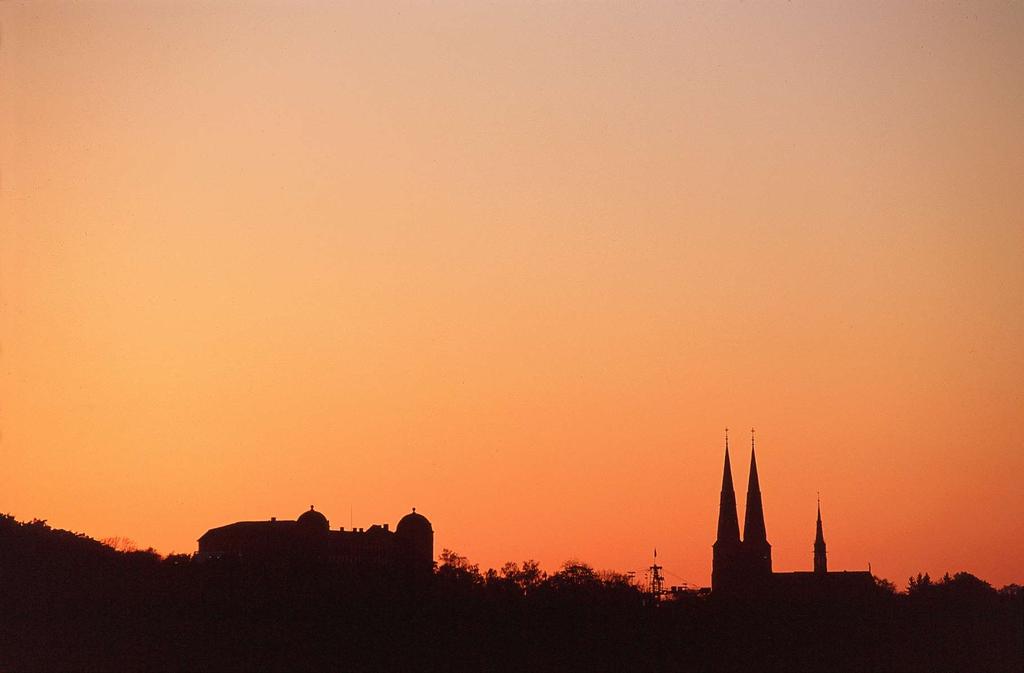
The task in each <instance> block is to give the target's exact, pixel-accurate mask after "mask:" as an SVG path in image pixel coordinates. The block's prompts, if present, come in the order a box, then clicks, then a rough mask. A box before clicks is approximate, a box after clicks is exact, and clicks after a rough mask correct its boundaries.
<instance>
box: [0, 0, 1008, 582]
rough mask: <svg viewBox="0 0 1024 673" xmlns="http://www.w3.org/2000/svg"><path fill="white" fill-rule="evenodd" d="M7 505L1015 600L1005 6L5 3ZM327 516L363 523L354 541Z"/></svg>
mask: <svg viewBox="0 0 1024 673" xmlns="http://www.w3.org/2000/svg"><path fill="white" fill-rule="evenodd" d="M0 22H2V24H0V31H2V33H0V36H2V37H0V39H2V42H0V87H2V88H0V115H2V119H0V170H2V172H0V207H2V211H0V216H2V219H0V283H2V284H0V302H2V303H0V345H2V369H0V403H2V406H0V430H2V439H0V465H2V469H0V511H7V512H10V513H12V514H14V515H15V516H17V517H18V518H22V519H28V518H32V517H39V518H45V519H48V520H49V521H50V523H51V524H52V525H55V526H58V527H62V528H69V529H72V530H76V531H82V532H85V533H87V534H89V535H92V536H94V537H106V536H112V535H123V536H127V537H130V538H132V539H134V540H135V541H136V542H137V543H138V544H139V545H141V546H143V547H145V546H150V545H152V546H155V547H156V548H157V549H158V550H159V551H161V552H164V553H167V552H171V551H178V552H189V551H193V550H195V548H196V538H197V537H198V536H199V535H200V534H202V533H203V532H204V531H205V530H206V529H207V528H210V527H212V526H216V525H222V524H225V523H229V522H232V521H236V520H242V519H266V518H269V517H270V516H272V515H273V516H278V517H288V518H291V517H294V516H295V515H297V514H299V513H300V512H301V511H302V510H304V509H305V508H307V507H308V506H309V505H310V504H311V503H313V504H315V505H316V506H317V508H318V509H321V510H322V511H324V512H325V513H326V514H327V515H328V516H329V517H330V519H331V525H332V526H333V527H337V526H340V525H344V526H346V527H348V526H349V525H350V521H351V522H353V523H355V525H357V526H367V525H370V524H371V523H375V522H390V523H392V525H393V524H394V522H396V521H397V519H398V518H399V517H400V516H401V515H402V514H404V513H405V512H407V511H408V510H409V509H410V508H411V507H413V506H415V507H417V509H418V510H419V511H421V512H423V513H424V514H426V515H427V516H428V517H430V519H431V520H432V521H433V524H434V528H435V531H436V548H437V550H438V551H440V550H441V549H442V548H443V547H450V548H453V549H455V550H457V551H459V552H460V553H462V554H465V555H467V556H469V557H470V558H471V559H472V560H474V561H477V562H480V563H481V564H482V565H484V566H489V565H493V566H497V565H500V564H501V563H502V562H504V561H506V560H522V559H525V558H536V559H538V560H539V561H540V562H541V563H542V565H544V566H545V567H547V568H548V569H553V568H554V567H556V566H557V565H558V564H559V563H561V562H562V561H564V560H566V559H568V558H578V559H581V560H584V561H588V562H590V563H592V564H594V565H595V566H597V567H599V568H613V569H618V570H642V569H643V568H644V567H646V566H647V565H650V556H651V550H652V548H654V547H655V546H657V548H658V554H659V556H658V558H659V561H661V562H663V563H664V565H665V566H666V568H667V570H668V573H669V574H668V581H669V582H670V583H673V584H676V583H681V582H683V581H687V582H690V583H692V584H696V585H707V584H708V583H709V581H710V569H711V543H712V542H713V538H714V535H715V526H716V516H717V506H718V491H719V487H720V483H721V467H722V429H723V428H724V427H726V426H729V427H731V428H732V430H733V433H732V436H733V445H734V447H736V448H737V449H738V450H736V453H735V454H734V456H735V457H734V462H733V464H734V466H735V468H736V471H735V474H734V477H735V480H736V482H737V485H738V487H739V493H738V496H739V501H740V506H741V510H740V516H741V517H742V505H743V502H744V499H745V498H744V496H745V490H746V479H747V462H748V459H749V456H748V452H747V451H746V450H745V449H744V447H746V446H747V442H748V441H749V434H748V432H749V431H748V429H749V428H750V427H751V426H756V427H757V429H758V447H759V448H758V459H759V471H760V476H761V484H762V490H763V492H764V506H765V512H766V518H767V527H768V537H769V540H770V541H771V542H772V544H773V547H774V549H773V555H774V561H775V568H776V569H778V570H797V569H810V567H811V543H812V541H813V536H814V514H815V512H814V507H815V493H816V491H819V490H820V491H821V498H822V511H823V515H824V521H825V537H826V540H827V542H828V549H829V561H830V566H831V567H832V568H833V569H862V568H866V566H867V564H868V563H869V562H870V563H871V564H872V569H873V570H874V572H875V573H876V574H879V575H882V576H885V577H888V578H890V579H893V580H894V581H896V583H897V584H899V585H900V586H903V585H904V584H905V583H906V578H907V576H908V575H910V574H911V573H916V572H918V571H929V572H931V573H933V574H937V573H938V574H941V573H942V572H944V571H957V570H968V571H970V572H973V573H975V574H977V575H979V576H981V577H982V578H984V579H987V580H989V581H991V582H993V583H994V584H996V585H997V586H999V585H1002V584H1006V583H1009V582H1013V581H1016V582H1021V581H1024V575H1022V571H1021V568H1024V516H1022V515H1024V489H1022V488H1021V474H1022V471H1024V440H1022V436H1024V208H1022V206H1024V191H1022V185H1024V39H1021V36H1022V35H1024V5H1021V4H1020V3H1006V4H1001V3H969V4H959V3H955V4H954V3H948V4H940V3H924V4H911V3H878V4H868V3H859V2H857V3H854V2H850V3H844V4H833V3H807V4H804V3H787V4H781V3H780V4H768V3H725V2H723V3H711V4H699V5H698V4H693V5H681V6H677V5H669V4H661V3H657V4H653V3H652V4H634V3H620V4H598V3H564V4H563V3H543V4H525V3H494V4H491V3H488V4H486V5H485V4H478V3H445V4H441V5H433V4H430V5H428V4H426V3H411V4H397V5H390V6H382V5H381V4H380V3H376V2H373V3H364V4H357V3H352V4H350V3H345V4H335V3H308V4H304V5H298V4H292V3H287V4H285V3H272V4H254V3H238V4H233V3H221V2H217V3H214V2H210V3H182V4H179V3H172V2H152V3H84V4H81V5H72V4H70V3H55V4H50V3H45V2H27V3H16V2H8V3H4V4H2V5H0ZM350 513H351V514H350Z"/></svg>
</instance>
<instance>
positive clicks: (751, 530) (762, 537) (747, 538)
mask: <svg viewBox="0 0 1024 673" xmlns="http://www.w3.org/2000/svg"><path fill="white" fill-rule="evenodd" d="M743 541H744V543H762V542H763V543H767V542H768V535H767V533H766V532H765V528H764V509H763V507H762V506H761V485H760V483H759V482H758V479H757V457H756V456H755V455H754V429H753V428H751V429H750V481H749V482H747V509H746V512H745V514H744V517H743Z"/></svg>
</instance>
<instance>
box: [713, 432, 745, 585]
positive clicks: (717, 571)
mask: <svg viewBox="0 0 1024 673" xmlns="http://www.w3.org/2000/svg"><path fill="white" fill-rule="evenodd" d="M711 549H712V552H713V555H712V563H711V590H712V591H725V592H730V591H734V590H735V589H736V587H737V586H738V585H739V583H738V580H739V578H740V573H741V572H742V567H741V566H742V554H743V547H742V544H741V543H740V522H739V519H738V518H737V517H736V491H735V490H733V487H732V466H731V465H730V464H729V429H728V428H726V430H725V470H724V471H723V472H722V495H721V497H720V498H719V501H718V539H716V540H715V544H713V545H711Z"/></svg>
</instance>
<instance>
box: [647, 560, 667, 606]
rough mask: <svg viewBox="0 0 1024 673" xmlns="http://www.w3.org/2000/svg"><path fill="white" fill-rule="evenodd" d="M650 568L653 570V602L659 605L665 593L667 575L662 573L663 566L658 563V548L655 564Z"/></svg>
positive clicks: (651, 594)
mask: <svg viewBox="0 0 1024 673" xmlns="http://www.w3.org/2000/svg"><path fill="white" fill-rule="evenodd" d="M648 570H650V571H651V588H650V596H651V603H652V604H653V605H657V604H658V602H659V601H661V597H662V596H664V595H665V576H664V575H662V574H661V571H662V570H664V567H663V566H660V565H658V550H657V549H655V550H654V564H653V565H651V567H650V568H648Z"/></svg>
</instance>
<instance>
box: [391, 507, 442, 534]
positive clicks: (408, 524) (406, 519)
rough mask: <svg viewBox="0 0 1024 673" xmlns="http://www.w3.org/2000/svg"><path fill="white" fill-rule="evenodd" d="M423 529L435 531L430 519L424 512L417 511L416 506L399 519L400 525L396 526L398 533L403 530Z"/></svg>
mask: <svg viewBox="0 0 1024 673" xmlns="http://www.w3.org/2000/svg"><path fill="white" fill-rule="evenodd" d="M419 531H423V532H426V533H433V532H434V529H433V528H432V527H431V526H430V521H429V520H428V519H427V517H425V516H423V515H422V514H417V513H416V508H415V507H413V508H412V512H410V513H409V514H406V515H405V516H403V517H402V518H401V519H400V520H399V521H398V526H397V527H396V528H395V532H396V533H403V532H410V533H412V532H419Z"/></svg>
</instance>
